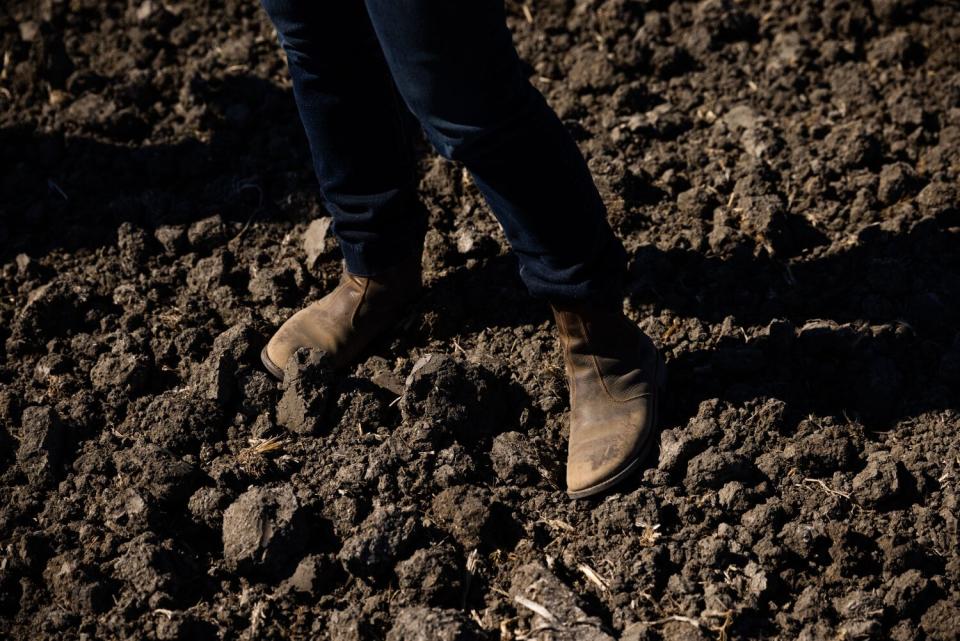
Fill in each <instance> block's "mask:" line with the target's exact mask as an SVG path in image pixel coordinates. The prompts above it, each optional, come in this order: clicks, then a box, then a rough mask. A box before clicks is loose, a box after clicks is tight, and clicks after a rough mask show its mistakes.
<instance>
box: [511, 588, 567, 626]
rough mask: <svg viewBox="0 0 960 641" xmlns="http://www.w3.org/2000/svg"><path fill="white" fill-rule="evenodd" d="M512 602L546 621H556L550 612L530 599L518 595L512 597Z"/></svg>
mask: <svg viewBox="0 0 960 641" xmlns="http://www.w3.org/2000/svg"><path fill="white" fill-rule="evenodd" d="M513 600H514V601H516V602H517V603H519V604H520V605H522V606H523V607H525V608H527V609H528V610H530V611H532V612H535V613H537V614H539V615H540V616H541V617H543V618H544V619H546V620H547V621H556V620H557V617H555V616H553V614H551V613H550V610H548V609H546V608H545V607H543V606H542V605H540V604H539V603H537V602H535V601H531V600H530V599H528V598H526V597H523V596H520V595H519V594H518V595H516V596H515V597H513Z"/></svg>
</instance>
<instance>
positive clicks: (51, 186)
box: [47, 178, 70, 201]
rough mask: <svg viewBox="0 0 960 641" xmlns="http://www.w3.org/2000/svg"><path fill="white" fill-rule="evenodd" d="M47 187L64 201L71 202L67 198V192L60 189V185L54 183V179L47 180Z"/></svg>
mask: <svg viewBox="0 0 960 641" xmlns="http://www.w3.org/2000/svg"><path fill="white" fill-rule="evenodd" d="M47 187H48V188H49V189H50V191H53V192H55V193H56V194H57V195H58V196H60V197H61V198H63V200H64V201H69V200H70V198H69V197H68V196H67V194H66V192H64V191H63V190H62V189H60V185H58V184H57V183H55V182H53V178H47Z"/></svg>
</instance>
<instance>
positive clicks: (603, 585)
mask: <svg viewBox="0 0 960 641" xmlns="http://www.w3.org/2000/svg"><path fill="white" fill-rule="evenodd" d="M577 569H578V570H580V571H581V572H583V575H584V576H585V577H587V578H588V579H589V580H590V581H592V582H593V583H594V584H596V586H597V587H598V588H600V590H601V591H603V592H606V591H608V590H609V589H610V586H609V584H608V583H607V582H606V580H604V578H603V577H601V576H600V575H599V574H597V573H596V571H595V570H594V569H593V568H591V567H590V566H589V565H587V564H586V563H581V564H580V565H578V566H577Z"/></svg>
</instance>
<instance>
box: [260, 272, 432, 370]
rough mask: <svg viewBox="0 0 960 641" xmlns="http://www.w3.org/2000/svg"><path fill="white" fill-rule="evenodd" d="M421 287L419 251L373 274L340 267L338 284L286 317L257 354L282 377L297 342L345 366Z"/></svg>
mask: <svg viewBox="0 0 960 641" xmlns="http://www.w3.org/2000/svg"><path fill="white" fill-rule="evenodd" d="M420 288H421V268H420V256H419V255H417V257H416V259H411V260H410V261H408V262H406V263H404V264H401V265H398V266H396V267H393V268H391V269H389V270H386V271H384V272H383V273H381V274H377V275H376V276H357V275H356V274H351V273H350V272H348V271H347V270H346V267H344V270H343V275H342V276H341V277H340V284H339V285H337V287H336V288H335V289H334V290H333V291H332V292H330V293H329V294H327V295H326V296H324V297H323V298H321V299H320V300H318V301H316V302H315V303H313V304H311V305H308V306H307V307H304V308H303V309H301V310H300V311H299V312H297V313H296V314H294V315H293V316H291V317H290V318H288V319H287V321H286V322H285V323H284V324H283V325H281V326H280V329H278V330H277V333H276V334H274V335H273V338H271V339H270V341H269V342H268V343H267V346H266V347H264V348H263V351H262V352H261V353H260V359H261V360H262V361H263V365H264V366H265V367H266V368H267V371H268V372H270V373H271V374H273V375H274V376H275V377H277V378H279V379H280V380H283V367H284V365H285V364H286V362H287V359H288V358H290V356H292V355H293V353H294V352H296V351H297V350H298V349H299V348H301V347H309V348H314V349H321V350H323V351H325V352H326V353H327V355H328V356H329V357H330V358H331V360H332V362H333V366H334V367H338V368H339V367H343V366H345V365H347V364H349V363H350V362H351V361H352V360H353V359H355V358H356V357H357V356H358V355H359V354H360V352H361V351H362V350H363V348H365V347H366V346H367V345H369V344H370V342H371V341H372V340H373V339H374V338H376V337H377V336H378V335H379V334H380V333H382V332H383V331H384V330H386V329H388V328H389V327H390V326H391V325H395V324H396V323H397V322H398V321H399V320H400V318H401V314H402V312H403V309H404V307H405V306H406V304H407V303H408V302H410V300H412V299H413V298H414V297H415V296H416V295H417V294H418V293H419V291H420Z"/></svg>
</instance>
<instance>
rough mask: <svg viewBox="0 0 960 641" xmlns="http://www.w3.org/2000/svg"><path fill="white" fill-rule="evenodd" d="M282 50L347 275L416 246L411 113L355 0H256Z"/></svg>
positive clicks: (399, 258)
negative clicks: (407, 122) (407, 120)
mask: <svg viewBox="0 0 960 641" xmlns="http://www.w3.org/2000/svg"><path fill="white" fill-rule="evenodd" d="M262 4H263V7H264V9H265V10H266V11H267V14H268V16H269V17H270V19H271V21H272V22H273V24H274V26H275V27H276V29H277V33H278V34H279V37H280V43H281V45H282V46H283V49H284V51H285V52H286V54H287V60H288V63H289V67H290V76H291V78H292V80H293V91H294V96H295V98H296V102H297V108H298V109H299V111H300V117H301V120H302V121H303V125H304V128H305V130H306V133H307V138H308V140H309V142H310V149H311V152H312V154H313V163H314V168H315V170H316V174H317V178H318V179H319V182H320V188H321V191H322V193H323V196H324V199H325V201H326V203H327V207H328V209H329V210H330V213H331V215H332V216H333V232H334V234H335V235H336V237H337V239H338V241H339V243H340V248H341V250H342V252H343V256H344V259H345V262H346V266H347V269H348V271H350V272H351V273H353V274H356V275H360V276H370V275H374V274H376V273H378V272H382V271H383V270H385V269H388V268H390V267H393V266H395V265H397V264H398V263H401V262H403V261H404V260H406V259H408V258H411V257H412V256H414V255H419V252H420V251H421V249H422V243H423V234H424V231H425V225H426V216H425V211H424V209H423V207H422V205H421V204H420V202H419V200H418V199H417V196H416V174H415V160H414V157H413V152H412V148H411V144H410V143H411V141H410V140H409V136H408V132H407V131H406V128H405V123H404V119H405V118H409V113H408V112H407V111H406V109H405V107H404V106H403V104H402V101H401V100H400V98H399V96H398V95H397V92H396V89H395V87H394V84H393V80H392V78H391V76H390V72H389V70H388V68H387V65H386V63H385V61H384V58H383V53H382V51H381V49H380V45H379V43H378V41H377V38H376V36H375V34H374V32H373V29H372V27H371V24H370V18H369V16H368V14H367V11H366V8H365V7H364V6H363V3H362V1H361V0H339V1H337V2H319V1H305V0H262Z"/></svg>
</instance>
